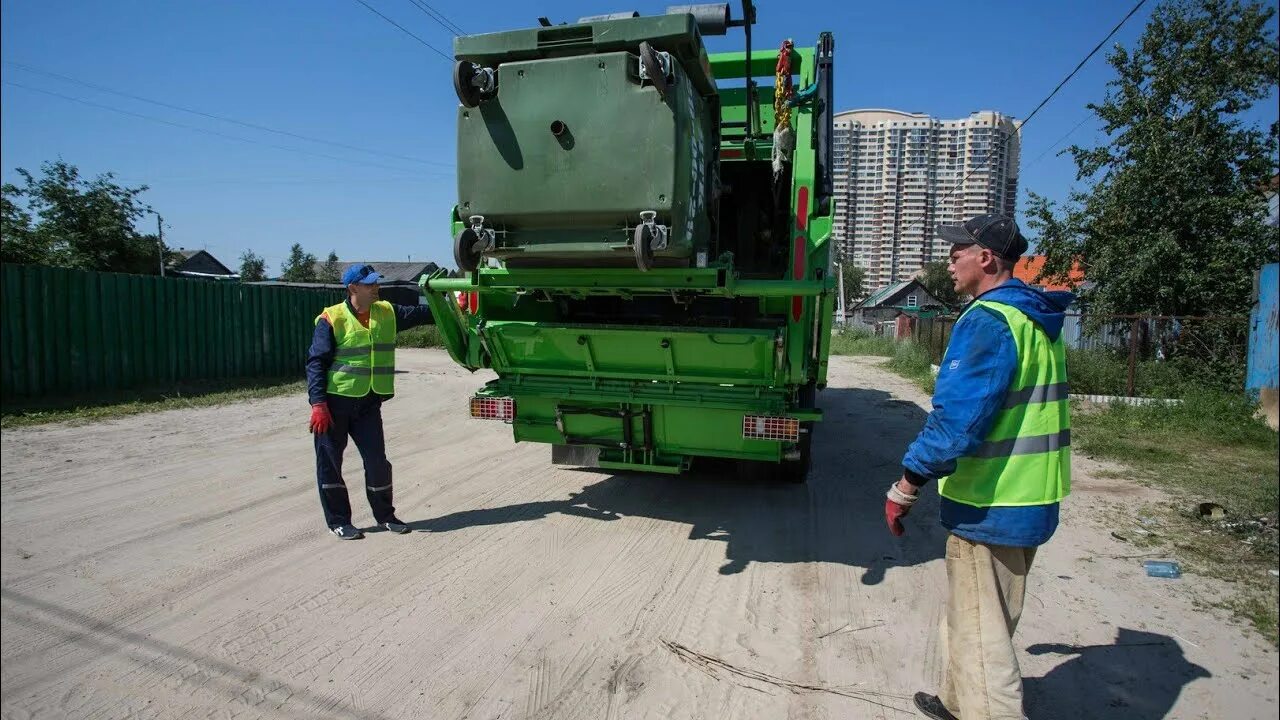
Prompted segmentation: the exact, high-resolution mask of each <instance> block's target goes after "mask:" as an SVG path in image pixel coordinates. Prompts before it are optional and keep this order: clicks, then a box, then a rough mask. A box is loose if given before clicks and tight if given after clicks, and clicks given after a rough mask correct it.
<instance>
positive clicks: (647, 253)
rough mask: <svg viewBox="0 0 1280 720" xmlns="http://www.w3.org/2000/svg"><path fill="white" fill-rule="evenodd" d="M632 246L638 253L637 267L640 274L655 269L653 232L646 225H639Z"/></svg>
mask: <svg viewBox="0 0 1280 720" xmlns="http://www.w3.org/2000/svg"><path fill="white" fill-rule="evenodd" d="M632 245H633V246H634V249H635V251H636V267H638V268H640V272H649V269H650V268H652V267H653V230H651V229H650V228H649V226H648V225H645V224H644V223H641V224H639V225H637V226H636V231H635V234H634V235H633V236H632Z"/></svg>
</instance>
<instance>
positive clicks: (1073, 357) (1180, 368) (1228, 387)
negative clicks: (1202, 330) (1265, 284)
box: [1067, 348, 1244, 398]
mask: <svg viewBox="0 0 1280 720" xmlns="http://www.w3.org/2000/svg"><path fill="white" fill-rule="evenodd" d="M1067 376H1068V377H1070V378H1071V392H1073V393H1079V394H1082V395H1127V394H1128V382H1129V357H1128V353H1126V352H1122V351H1117V350H1078V349H1075V348H1067ZM1133 379H1134V383H1133V393H1134V395H1135V396H1137V397H1150V398H1181V397H1183V396H1185V395H1187V394H1188V393H1190V394H1195V393H1196V392H1198V391H1200V390H1203V389H1205V388H1209V389H1216V390H1220V391H1222V392H1233V391H1235V390H1237V389H1239V388H1243V387H1244V365H1243V361H1241V362H1229V361H1212V360H1200V359H1196V358H1192V357H1186V356H1183V357H1177V358H1174V359H1173V360H1169V361H1156V360H1139V361H1138V362H1136V363H1135V364H1134V373H1133Z"/></svg>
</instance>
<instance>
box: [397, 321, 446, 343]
mask: <svg viewBox="0 0 1280 720" xmlns="http://www.w3.org/2000/svg"><path fill="white" fill-rule="evenodd" d="M396 347H402V348H438V347H444V338H443V337H441V335H440V328H438V327H436V326H435V325H419V326H418V327H416V328H409V329H408V330H405V331H404V332H401V333H398V334H397V335H396Z"/></svg>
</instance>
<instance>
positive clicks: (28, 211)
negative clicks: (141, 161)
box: [0, 160, 171, 275]
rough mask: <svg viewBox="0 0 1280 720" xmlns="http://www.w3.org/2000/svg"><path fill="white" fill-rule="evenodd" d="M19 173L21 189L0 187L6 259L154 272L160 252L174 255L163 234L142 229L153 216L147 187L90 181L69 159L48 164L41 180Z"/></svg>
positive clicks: (1, 247)
mask: <svg viewBox="0 0 1280 720" xmlns="http://www.w3.org/2000/svg"><path fill="white" fill-rule="evenodd" d="M17 173H18V174H19V175H21V176H22V179H23V183H22V185H21V186H19V185H14V184H12V183H6V184H5V185H4V186H3V188H0V190H2V192H0V195H2V196H3V203H2V205H3V207H2V208H0V210H2V211H3V212H2V214H0V217H2V225H0V260H3V261H4V262H14V263H28V264H39V265H50V266H54V267H70V268H78V269H81V270H101V271H109V272H123V273H135V274H143V275H155V274H157V273H159V271H160V259H159V255H160V253H162V252H163V253H164V254H165V255H166V256H169V255H171V253H169V252H168V251H167V250H166V249H162V248H161V247H160V244H159V240H158V238H157V236H156V235H150V234H143V233H140V232H138V231H137V229H136V228H135V225H136V224H137V223H138V221H139V220H141V219H142V218H143V216H145V215H147V214H148V213H151V212H153V211H152V209H151V207H150V206H149V205H147V204H146V203H144V202H143V201H142V200H141V196H142V194H143V193H144V192H146V190H147V186H146V185H142V186H139V187H136V188H129V187H124V186H122V185H118V184H116V182H115V181H114V177H115V176H114V175H113V174H112V173H106V174H104V175H99V176H98V177H96V178H94V179H93V180H85V179H84V178H82V177H81V176H80V171H79V169H78V168H76V166H74V165H71V164H69V163H66V162H64V161H62V160H58V161H56V162H49V163H45V164H44V165H42V166H41V173H42V174H41V176H40V177H39V178H37V177H35V176H34V175H32V174H31V173H29V172H27V171H26V170H24V169H22V168H18V169H17Z"/></svg>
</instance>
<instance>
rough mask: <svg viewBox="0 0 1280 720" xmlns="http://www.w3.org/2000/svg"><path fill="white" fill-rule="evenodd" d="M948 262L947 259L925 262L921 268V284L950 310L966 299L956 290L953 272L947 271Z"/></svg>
mask: <svg viewBox="0 0 1280 720" xmlns="http://www.w3.org/2000/svg"><path fill="white" fill-rule="evenodd" d="M948 264H949V263H948V262H947V261H946V260H934V261H933V262H927V263H925V264H924V266H922V267H921V268H920V284H921V285H923V286H924V289H925V290H927V291H928V292H929V294H930V295H932V296H934V297H935V298H937V299H938V302H940V303H942V304H943V306H945V307H946V308H947V309H948V310H955V309H956V308H959V307H960V306H961V305H963V304H964V299H963V298H961V297H960V293H958V292H956V285H955V282H954V281H953V280H952V279H951V273H949V272H947V265H948Z"/></svg>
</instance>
